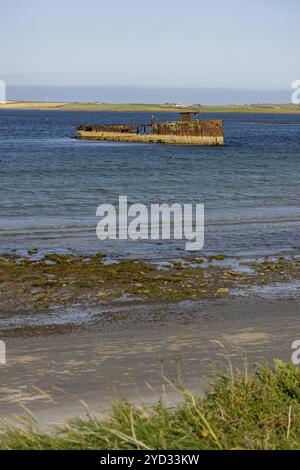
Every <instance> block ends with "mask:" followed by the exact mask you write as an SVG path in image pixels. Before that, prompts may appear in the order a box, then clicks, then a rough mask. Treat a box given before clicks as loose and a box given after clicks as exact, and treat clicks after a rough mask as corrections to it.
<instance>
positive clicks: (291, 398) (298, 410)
mask: <svg viewBox="0 0 300 470" xmlns="http://www.w3.org/2000/svg"><path fill="white" fill-rule="evenodd" d="M166 380H168V379H166ZM171 385H172V386H173V387H176V388H177V389H178V390H179V391H180V393H182V395H183V397H184V401H183V403H181V404H178V405H177V406H175V407H173V408H170V407H167V406H166V405H165V404H164V403H163V402H159V403H158V404H157V405H156V406H155V407H153V408H150V409H149V408H147V407H145V406H141V407H137V406H133V405H132V404H130V403H127V402H119V403H116V404H115V405H114V406H113V408H112V410H111V414H110V416H109V417H108V418H107V419H105V420H97V419H95V418H92V417H90V418H87V419H78V418H76V419H72V420H71V421H69V422H68V423H67V424H66V425H65V426H64V427H61V428H57V429H55V430H54V431H53V432H52V433H51V432H48V433H44V432H40V431H39V430H38V429H37V428H36V427H35V425H34V424H30V425H28V426H27V427H26V428H25V429H24V428H7V429H5V430H4V431H3V434H2V436H1V440H0V448H1V449H53V450H54V449H105V450H112V449H115V450H124V449H146V450H149V449H154V450H162V449H167V450H171V449H176V450H179V449H185V450H186V449H190V450H195V449H199V450H201V449H203V450H205V449H261V450H263V449H264V450H267V449H268V450H271V449H300V369H297V368H295V367H294V366H292V365H290V364H284V363H282V362H279V361H277V362H275V365H274V367H270V366H268V365H265V366H264V367H261V368H256V369H255V370H254V372H253V373H252V374H251V375H248V374H247V373H246V372H243V373H241V372H238V371H237V372H235V373H234V375H233V374H231V375H229V376H226V375H218V376H217V378H216V379H215V382H214V384H213V385H212V388H211V389H210V391H209V392H208V393H207V394H206V396H205V398H200V397H198V396H195V395H194V394H192V393H191V392H189V391H188V390H187V389H185V388H184V387H182V386H181V385H180V384H179V385H173V384H171Z"/></svg>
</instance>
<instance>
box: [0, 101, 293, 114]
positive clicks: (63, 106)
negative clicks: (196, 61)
mask: <svg viewBox="0 0 300 470" xmlns="http://www.w3.org/2000/svg"><path fill="white" fill-rule="evenodd" d="M1 109H4V110H7V109H15V110H17V109H20V110H39V111H43V110H45V111H48V110H49V111H50V110H60V111H127V112H134V111H135V112H174V113H175V112H177V113H178V112H180V111H181V110H186V109H189V110H192V111H195V112H200V113H262V114H299V115H300V108H299V107H298V106H297V105H293V104H253V105H250V104H247V105H219V106H218V105H207V106H206V105H205V106H196V105H195V106H193V105H192V106H178V105H173V104H109V103H79V102H78V103H76V102H74V103H68V102H41V101H40V102H38V101H8V102H7V103H5V104H1V103H0V110H1Z"/></svg>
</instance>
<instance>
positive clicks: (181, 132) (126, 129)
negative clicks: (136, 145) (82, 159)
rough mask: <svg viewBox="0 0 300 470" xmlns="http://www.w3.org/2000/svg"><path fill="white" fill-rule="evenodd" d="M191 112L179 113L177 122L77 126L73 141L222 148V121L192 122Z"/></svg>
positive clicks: (153, 120)
mask: <svg viewBox="0 0 300 470" xmlns="http://www.w3.org/2000/svg"><path fill="white" fill-rule="evenodd" d="M193 114H195V113H191V112H184V113H180V120H179V121H161V122H160V123H157V122H156V121H155V119H154V118H152V120H151V124H136V125H131V124H130V125H128V124H110V125H81V126H78V127H77V129H76V130H77V137H78V138H79V139H87V140H103V141H114V142H145V143H160V144H169V145H223V144H224V135H223V120H202V119H193Z"/></svg>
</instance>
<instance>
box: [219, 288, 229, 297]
mask: <svg viewBox="0 0 300 470" xmlns="http://www.w3.org/2000/svg"><path fill="white" fill-rule="evenodd" d="M216 294H217V296H218V297H226V296H227V295H229V289H228V288H227V287H221V288H220V289H218V290H217V292H216Z"/></svg>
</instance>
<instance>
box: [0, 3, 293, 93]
mask: <svg viewBox="0 0 300 470" xmlns="http://www.w3.org/2000/svg"><path fill="white" fill-rule="evenodd" d="M0 7H1V19H2V21H1V29H0V44H1V54H0V79H3V80H5V81H6V82H7V85H8V91H9V89H10V87H12V88H11V89H14V90H16V86H22V87H24V86H34V87H37V86H40V88H39V89H38V90H39V91H37V93H38V94H41V93H42V94H43V93H47V91H46V90H47V87H48V88H49V87H68V86H73V87H75V88H76V87H86V88H88V87H103V86H109V87H148V88H151V89H155V88H162V89H168V88H172V89H176V88H182V89H201V88H202V89H210V90H211V89H214V88H226V89H230V90H235V91H237V90H268V92H269V93H270V92H272V91H274V92H275V90H282V91H285V92H288V93H289V88H290V84H291V82H292V81H293V80H295V79H299V78H300V66H299V65H300V64H299V62H300V57H299V39H300V28H299V21H300V2H299V0H285V1H282V0H264V1H262V0H260V1H258V0H252V1H249V0H239V1H237V0H226V1H224V0H222V1H221V0H214V1H208V0H206V1H202V0H185V1H183V0H180V1H178V0H151V1H149V2H144V1H140V0H139V1H137V0H127V1H124V0H123V1H121V0H114V1H110V2H109V1H108V0H106V1H103V0H85V1H78V0H60V1H59V0H51V1H50V2H46V1H41V0H10V1H9V2H7V1H4V0H0ZM49 89H50V88H49ZM61 90H62V88H61ZM61 93H63V92H62V91H61ZM75 94H76V93H75ZM257 96H258V95H257ZM274 96H275V94H274ZM61 98H62V99H63V97H61ZM148 101H149V100H148Z"/></svg>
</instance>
